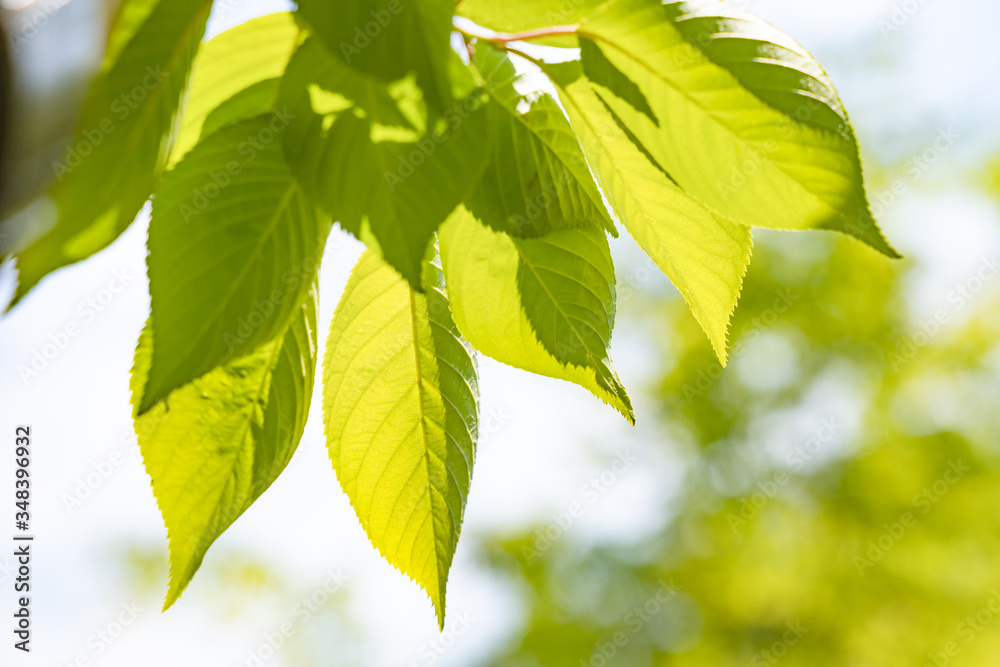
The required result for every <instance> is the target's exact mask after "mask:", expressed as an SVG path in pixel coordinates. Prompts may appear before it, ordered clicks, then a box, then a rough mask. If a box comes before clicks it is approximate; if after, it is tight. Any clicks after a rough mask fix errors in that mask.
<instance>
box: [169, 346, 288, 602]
mask: <svg viewBox="0 0 1000 667" xmlns="http://www.w3.org/2000/svg"><path fill="white" fill-rule="evenodd" d="M284 347H285V345H284V341H281V342H278V343H276V344H275V345H274V349H273V350H272V351H271V353H270V355H269V356H268V360H267V364H266V366H265V368H266V369H267V370H266V371H264V373H262V376H261V382H260V386H259V387H258V388H257V394H256V396H254V400H253V402H252V403H251V404H250V407H249V410H248V411H247V419H246V424H245V426H244V427H243V428H242V429H241V433H240V437H239V441H238V442H239V443H240V445H241V446H242V445H243V444H245V443H246V441H247V435H248V434H249V433H250V431H251V428H252V426H253V418H254V415H255V414H256V406H257V405H258V404H259V403H260V400H261V397H262V396H263V395H264V387H266V386H269V381H268V378H267V376H268V375H271V374H273V372H274V366H275V360H276V358H277V357H278V355H280V354H281V352H282V350H283V349H284ZM164 400H166V399H164ZM239 450H240V447H236V448H235V451H234V456H233V461H236V460H237V459H239V456H240V452H239ZM191 482H192V479H188V481H187V482H185V484H184V486H183V487H182V489H181V493H180V495H183V494H184V489H186V488H187V486H188V485H189V484H191ZM232 483H233V472H232V470H230V472H229V473H228V474H227V478H226V485H229V484H232ZM248 490H249V491H250V492H251V493H252V492H253V485H252V484H251V485H249V487H248ZM225 493H226V486H223V487H221V488H220V490H219V493H218V495H217V496H216V497H215V501H214V503H213V504H214V506H215V509H214V510H213V511H212V519H211V520H210V521H208V522H207V523H206V524H205V526H204V528H203V529H202V530H201V533H200V535H199V537H198V541H199V544H200V543H203V542H204V540H205V534H206V533H207V532H208V531H209V530H210V529H211V527H212V524H213V523H214V522H215V521H218V519H219V510H220V509H221V507H220V501H221V499H222V498H223V496H225ZM190 569H191V568H190V564H189V565H188V567H186V568H185V572H184V574H186V573H187V572H188V571H189V570H190ZM184 578H185V579H187V577H186V576H185V577H184ZM184 587H185V588H186V587H187V583H185V584H184ZM183 592H184V589H183V588H181V589H179V590H177V592H176V594H174V595H172V596H171V595H169V594H168V597H167V599H166V600H165V601H164V603H163V610H164V611H166V610H167V609H169V608H170V606H171V605H173V603H174V602H175V601H176V600H177V598H179V597H180V595H181V593H183Z"/></svg>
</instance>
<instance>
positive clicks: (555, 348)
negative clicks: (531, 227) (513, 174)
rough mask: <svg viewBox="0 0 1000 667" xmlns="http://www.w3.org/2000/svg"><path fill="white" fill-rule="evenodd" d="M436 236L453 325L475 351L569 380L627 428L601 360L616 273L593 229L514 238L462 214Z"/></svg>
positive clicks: (624, 407)
mask: <svg viewBox="0 0 1000 667" xmlns="http://www.w3.org/2000/svg"><path fill="white" fill-rule="evenodd" d="M439 236H440V243H441V260H442V265H443V267H444V272H445V278H446V282H447V285H448V296H449V298H450V299H451V305H452V313H453V316H454V318H455V324H456V325H457V326H458V330H459V331H460V332H462V336H464V337H465V339H466V340H468V341H469V342H470V343H471V344H472V346H473V347H474V348H476V349H477V350H478V351H480V352H482V353H483V354H485V355H486V356H488V357H492V358H493V359H496V360H497V361H501V362H503V363H505V364H509V365H511V366H514V367H516V368H521V369H523V370H526V371H529V372H531V373H537V374H539V375H545V376H548V377H553V378H557V379H560V380H568V381H569V382H574V383H576V384H578V385H580V386H581V387H584V388H585V389H587V390H589V391H590V392H592V393H593V394H594V395H595V396H597V397H598V398H600V399H601V400H603V401H604V402H606V403H608V404H609V405H611V406H612V407H614V408H615V409H616V410H618V411H619V412H620V413H621V414H622V415H623V416H624V417H625V418H626V419H627V420H628V421H629V422H630V423H635V416H634V414H633V412H632V403H631V401H630V400H629V397H628V394H627V393H626V391H625V388H624V387H623V386H622V384H621V381H620V380H619V379H618V375H617V373H615V370H614V367H613V366H612V364H611V360H610V359H609V358H608V344H609V342H610V340H611V330H612V328H613V327H614V320H615V273H614V266H613V265H612V263H611V253H610V251H609V249H608V240H607V237H606V236H605V235H604V232H603V231H602V230H601V229H600V228H599V227H584V228H580V229H567V230H562V231H556V232H552V233H551V234H549V235H547V236H543V237H540V238H535V239H521V238H515V237H511V236H509V235H507V234H504V233H502V232H496V231H494V230H492V229H490V228H489V227H487V226H486V225H484V224H483V223H481V222H480V221H478V220H476V218H475V217H474V216H473V215H472V214H471V213H469V211H468V210H467V209H465V208H460V209H458V210H457V211H456V212H455V213H454V214H453V215H452V217H451V218H450V219H449V220H448V222H446V223H445V224H444V225H443V226H442V227H441V231H440V232H439Z"/></svg>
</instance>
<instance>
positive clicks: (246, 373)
mask: <svg viewBox="0 0 1000 667" xmlns="http://www.w3.org/2000/svg"><path fill="white" fill-rule="evenodd" d="M156 335H157V332H156V329H155V321H152V320H151V321H150V322H148V323H147V325H146V327H145V328H144V329H143V331H142V334H141V336H140V338H139V346H138V348H137V349H136V355H135V364H134V367H133V369H132V380H131V386H132V402H133V405H134V406H138V405H139V403H141V400H140V397H141V395H142V392H143V385H144V384H145V380H146V374H147V373H148V371H149V365H150V363H151V361H152V344H153V339H154V338H155V336H156ZM315 368H316V291H315V289H313V290H310V293H309V294H308V296H307V297H306V299H305V302H304V303H303V304H302V305H300V306H299V307H298V309H297V311H296V313H295V315H294V317H293V319H292V321H291V324H290V325H289V326H288V327H287V329H286V331H285V332H284V334H283V335H281V336H279V337H278V338H276V339H275V340H273V341H271V342H269V343H265V344H264V345H262V346H261V347H259V348H257V349H256V350H254V351H252V352H251V353H249V354H247V355H246V356H243V357H240V358H238V359H234V360H233V361H230V362H228V363H226V364H224V365H222V366H220V367H219V368H216V369H213V370H212V371H210V372H209V373H207V374H206V375H204V376H202V377H200V378H198V379H197V380H195V381H194V382H192V383H190V384H187V385H184V386H183V387H181V388H179V389H176V390H175V391H173V392H171V393H170V395H169V396H168V397H167V398H165V399H164V400H162V401H160V402H158V403H156V404H155V405H154V407H153V408H152V409H151V410H149V411H148V412H146V413H145V414H143V415H141V416H138V417H136V419H135V431H136V434H137V435H138V438H139V448H140V451H141V452H142V458H143V462H144V464H145V466H146V472H147V473H148V474H149V476H150V478H151V479H152V484H153V493H154V495H155V496H156V502H157V504H158V505H159V507H160V512H161V513H162V515H163V521H164V523H165V524H166V526H167V535H168V538H169V540H170V587H169V590H168V592H167V598H166V601H165V603H164V608H167V607H170V606H171V605H172V604H173V603H174V602H175V601H176V600H177V598H178V597H179V596H180V594H181V593H182V592H183V591H184V588H185V587H186V586H187V584H188V582H190V581H191V578H192V577H193V576H194V574H195V572H196V571H197V570H198V567H199V566H200V565H201V562H202V559H203V558H204V557H205V553H206V552H207V551H208V548H209V547H210V546H211V545H212V543H213V542H214V541H215V540H216V539H217V538H218V537H219V536H220V535H221V534H222V533H223V531H225V530H226V529H227V528H228V527H229V526H230V525H232V523H233V522H234V521H235V520H236V519H237V518H239V516H240V515H241V514H243V512H244V511H246V509H247V508H249V507H250V505H251V504H253V502H254V501H255V500H256V499H257V498H259V497H260V495H261V494H262V493H264V491H266V490H267V488H268V487H269V486H270V485H271V483H272V482H274V480H275V479H277V477H278V475H279V474H280V473H281V471H282V470H284V469H285V466H286V465H287V464H288V461H289V460H290V459H291V457H292V454H294V453H295V449H296V447H297V446H298V444H299V439H300V438H301V437H302V431H303V429H304V428H305V424H306V417H307V415H308V413H309V403H310V400H311V398H312V389H313V378H314V373H315Z"/></svg>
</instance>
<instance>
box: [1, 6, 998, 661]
mask: <svg viewBox="0 0 1000 667" xmlns="http://www.w3.org/2000/svg"><path fill="white" fill-rule="evenodd" d="M739 4H740V5H742V6H744V7H745V8H747V9H749V10H751V11H753V12H755V13H757V14H759V15H760V16H762V17H764V18H765V19H767V20H769V21H770V22H772V23H774V24H775V25H777V26H779V27H781V28H783V29H784V30H786V31H787V32H789V33H790V34H791V35H792V36H794V37H795V38H796V39H797V40H798V41H799V42H801V43H802V44H803V45H804V46H806V47H807V48H808V49H810V51H812V52H813V53H814V55H816V56H817V57H818V58H819V60H820V61H821V62H822V63H823V64H824V65H825V67H826V69H827V70H828V72H829V73H830V75H831V76H832V78H833V80H834V82H835V83H836V84H837V86H838V88H839V90H840V93H841V96H842V98H843V99H844V102H845V104H846V106H847V108H848V109H849V111H850V112H851V114H852V120H853V122H854V125H855V128H856V130H857V134H858V136H859V138H860V141H861V145H862V152H863V156H864V161H865V169H866V177H867V181H868V187H869V192H870V195H871V199H872V202H873V206H874V208H875V211H876V213H877V217H878V218H879V220H880V222H881V223H882V225H883V228H884V229H885V231H886V234H887V236H888V237H889V238H890V239H891V240H892V242H893V243H894V245H895V246H896V247H897V248H898V249H899V250H900V251H901V252H902V253H903V254H904V255H905V257H906V258H905V259H904V260H902V261H898V262H890V261H889V260H887V259H885V258H884V257H882V256H879V255H876V254H875V253H874V252H873V251H871V250H869V249H867V248H865V247H862V246H861V245H860V244H858V243H855V242H853V241H851V240H848V239H846V238H840V237H837V236H834V235H831V234H825V233H819V232H815V233H787V232H785V233H780V232H770V231H765V230H755V231H754V240H755V249H754V258H753V262H752V265H751V268H750V271H749V274H748V275H747V278H746V283H745V288H744V292H743V297H742V299H741V302H740V305H739V307H738V309H737V312H736V315H735V319H734V322H733V326H732V331H731V335H730V340H731V342H732V346H733V349H732V354H731V363H730V365H729V367H728V368H727V369H726V370H725V371H723V370H722V369H721V368H720V367H719V365H718V363H717V362H716V360H715V358H714V356H713V354H712V351H711V348H710V347H709V345H708V342H707V341H706V339H705V336H704V335H703V334H702V332H701V331H700V329H699V328H698V326H697V324H696V323H695V321H694V319H693V318H692V317H691V315H690V314H689V313H688V311H687V309H686V307H685V305H684V303H683V301H682V300H681V299H680V297H679V295H678V294H677V293H676V291H675V290H674V289H673V288H672V287H671V286H670V284H669V282H668V281H667V280H666V279H665V278H664V277H663V276H662V275H660V274H659V272H658V271H657V270H656V269H655V267H653V265H652V264H651V263H650V262H648V261H647V260H646V259H645V257H644V256H643V255H642V253H641V252H640V251H639V250H638V248H637V247H636V246H634V244H632V242H631V241H630V240H628V239H627V238H622V239H619V240H618V241H616V242H615V243H614V245H613V252H614V254H615V260H616V267H617V272H618V275H619V320H618V325H617V329H616V333H615V339H614V344H613V349H612V356H613V358H614V359H615V361H616V365H617V368H618V371H619V374H620V375H621V377H622V380H623V381H624V382H625V384H626V386H628V387H629V389H630V391H631V393H632V396H633V399H634V402H635V403H636V408H637V409H636V413H637V417H638V421H639V423H638V426H637V427H636V428H634V429H633V428H629V427H628V426H627V425H626V424H625V423H624V422H623V421H622V420H621V419H620V418H618V417H617V416H616V415H615V413H614V412H613V411H612V410H610V409H608V408H607V407H606V406H603V405H602V404H600V403H599V402H598V401H597V399H595V398H593V397H591V396H590V395H589V394H588V393H586V392H585V391H583V390H581V389H579V388H578V387H575V386H572V385H569V384H565V383H559V382H556V381H554V380H548V379H543V378H538V377H533V376H529V375H527V374H525V373H522V372H519V371H516V370H513V369H510V368H508V367H504V366H501V365H499V364H497V363H494V362H491V361H490V360H488V359H482V360H481V373H482V382H481V387H482V391H483V401H482V410H483V413H482V417H481V424H482V438H481V441H480V446H479V452H478V461H477V464H476V473H475V478H474V481H473V485H472V491H471V493H470V496H469V502H468V508H467V511H466V519H465V527H464V531H463V534H462V540H461V542H460V545H459V549H458V553H457V556H456V561H455V565H454V567H453V570H452V575H451V580H450V586H449V595H448V620H447V625H446V627H445V631H444V632H443V633H439V632H438V630H437V627H436V622H435V619H434V614H433V612H432V609H431V606H430V603H429V601H428V600H427V598H426V596H425V595H424V594H423V593H422V592H421V591H420V590H419V589H418V588H417V587H416V586H415V585H414V584H412V583H411V582H410V581H409V580H408V579H407V578H406V577H404V576H402V575H400V574H399V573H398V572H397V571H395V570H394V569H393V568H392V567H391V566H389V565H388V564H387V563H385V562H384V561H383V560H382V559H381V558H379V556H378V554H377V552H376V551H375V550H374V549H373V548H372V547H371V546H370V544H369V543H368V540H367V539H366V537H365V535H364V532H363V531H362V529H361V527H360V525H359V524H358V522H357V519H356V518H355V516H354V513H353V511H352V510H351V508H350V505H349V504H348V501H347V498H346V497H345V496H344V495H343V494H342V493H341V491H340V490H339V487H338V485H337V483H336V479H335V476H334V473H333V471H332V470H331V469H330V465H329V461H328V459H327V455H326V448H325V444H324V439H323V435H322V428H321V419H320V415H319V413H318V411H316V410H314V413H313V415H312V416H311V419H310V423H309V426H308V427H307V430H306V434H305V437H304V438H303V440H302V443H301V445H300V446H299V450H298V452H297V454H296V455H295V457H294V458H293V460H292V462H291V464H290V465H289V467H288V469H287V470H286V471H285V473H284V474H283V475H282V476H281V477H280V478H279V479H278V481H277V482H276V483H275V484H274V485H273V487H272V488H271V489H270V490H269V491H268V492H267V493H266V494H265V495H264V496H263V497H262V498H261V499H260V500H259V501H258V502H257V503H256V504H255V505H254V506H253V507H252V508H251V509H250V510H249V511H248V512H247V513H246V514H245V515H244V516H243V517H242V518H241V519H240V520H239V521H237V522H236V524H235V525H234V526H233V527H232V528H231V529H230V530H228V531H227V532H226V534H225V535H224V536H223V537H222V538H221V539H219V540H218V542H217V543H216V544H215V546H214V547H213V548H212V550H211V551H210V552H209V555H208V557H207V558H206V559H205V562H204V565H203V566H202V569H201V571H200V572H199V574H198V575H197V576H196V577H195V579H194V581H193V582H192V584H191V585H190V587H189V588H188V590H187V592H186V593H185V594H184V596H183V597H182V598H181V600H180V602H179V603H178V604H176V605H175V606H174V607H173V608H172V609H171V610H170V611H169V612H167V613H165V614H161V613H160V606H161V604H162V599H163V595H164V593H165V590H166V581H167V562H166V530H165V529H164V527H163V524H162V521H161V519H160V515H159V512H158V510H157V507H156V503H155V501H154V499H153V495H152V492H151V490H150V488H149V482H148V478H147V476H146V474H145V472H144V471H143V468H142V462H141V460H140V457H139V454H138V448H137V447H136V445H135V437H134V434H133V432H132V427H131V421H130V410H129V406H128V391H127V378H128V369H129V367H130V365H131V359H132V352H133V349H134V345H135V340H136V338H137V336H138V332H139V329H140V328H141V326H142V324H143V322H144V321H145V318H146V315H147V313H148V308H149V300H148V294H147V290H146V282H145V276H144V255H145V250H144V236H145V223H146V218H147V213H148V212H147V211H144V212H143V214H142V215H141V216H140V219H139V221H138V222H137V224H135V225H134V226H133V227H132V228H131V229H130V231H129V232H127V233H126V234H125V235H124V236H123V237H122V238H121V239H119V240H118V241H117V242H116V243H115V244H114V245H113V246H111V247H110V248H109V249H107V250H106V251H104V252H103V253H101V254H99V255H98V256H96V257H94V258H92V259H90V260H89V261H87V262H86V263H84V264H79V265H75V266H72V267H69V268H67V269H65V270H63V271H60V272H59V273H58V274H56V275H55V276H53V277H51V278H50V279H47V280H45V281H44V282H43V283H42V284H41V285H40V286H39V287H38V288H37V289H36V290H35V291H34V293H33V294H32V296H31V297H30V298H28V299H26V300H25V302H24V303H22V304H21V305H19V306H18V308H16V309H15V310H14V311H13V312H11V313H9V314H7V315H4V316H3V317H2V319H0V378H2V381H0V433H5V434H10V433H12V432H13V429H14V426H16V425H20V424H30V425H31V427H32V432H33V443H34V459H33V464H32V465H33V475H34V478H35V486H34V494H35V495H34V499H33V502H34V517H33V521H34V527H35V533H36V535H37V538H36V540H37V541H36V544H35V550H36V552H35V561H34V571H33V579H34V586H35V590H34V597H33V612H34V614H35V621H34V623H35V625H34V627H35V635H34V652H33V653H32V654H31V655H30V656H23V655H20V654H19V655H14V654H15V653H16V652H15V651H14V650H13V649H12V648H11V647H10V643H12V642H9V641H8V642H4V645H3V646H2V648H0V656H2V657H0V663H2V664H4V665H6V664H31V665H45V666H46V667H50V666H51V667H69V666H71V665H72V666H77V667H86V666H89V665H99V666H101V667H104V666H109V667H111V666H129V667H132V666H134V665H147V666H149V667H159V666H164V667H166V666H170V667H174V666H176V665H179V664H182V665H188V666H190V667H202V666H205V667H261V666H262V665H268V666H274V667H286V666H287V667H291V666H295V667H333V666H341V665H343V666H354V665H359V666H360V665H364V666H375V667H382V666H386V667H393V666H398V667H413V666H424V665H462V666H477V665H502V666H511V667H513V666H518V667H520V666H523V667H534V666H545V667H549V666H553V667H559V666H563V665H565V666H566V667H588V666H589V667H603V666H604V665H623V666H624V665H629V666H635V667H648V666H653V665H720V666H728V665H750V666H751V667H761V666H770V665H777V664H781V665H788V666H789V667H791V666H793V665H810V666H815V665H851V666H857V665H862V666H865V665H873V666H876V665H877V666H879V667H892V666H895V665H907V666H914V665H917V666H923V665H936V666H937V667H944V665H948V664H955V665H970V666H971V665H995V664H997V657H996V656H997V655H998V654H1000V511H998V509H1000V410H998V407H1000V345H998V342H997V341H998V339H1000V336H998V334H1000V289H998V287H1000V279H998V276H1000V123H997V122H996V119H997V118H1000V89H998V88H997V87H996V86H993V85H992V84H990V83H989V82H990V81H993V80H994V79H995V77H996V72H997V71H998V69H1000V42H998V40H997V39H996V37H995V30H996V26H998V25H1000V5H998V4H997V3H995V2H991V1H989V0H950V2H945V1H944V0H840V1H839V2H832V1H831V2H827V1H825V0H822V1H821V0H817V1H815V2H809V3H803V2H797V1H795V0H747V1H744V2H740V3H739ZM0 6H2V12H3V13H2V19H3V26H4V30H5V41H6V43H7V45H8V52H9V56H10V71H11V72H12V73H13V79H12V83H11V86H10V91H12V94H8V90H4V91H0V102H2V104H0V113H3V114H5V115H6V116H7V117H8V118H10V119H11V122H12V123H13V126H14V128H15V130H14V131H13V132H12V133H10V134H9V135H8V136H6V137H3V140H2V141H0V151H3V153H4V154H5V155H6V161H5V162H4V167H3V171H2V173H0V206H2V209H3V210H4V211H6V212H7V215H8V216H11V217H10V220H11V221H12V222H9V223H8V224H9V225H15V226H16V225H19V224H28V223H31V224H36V223H37V221H38V220H40V219H44V218H45V216H47V215H51V212H50V211H49V210H48V208H47V205H46V203H45V200H44V198H41V199H39V198H38V195H39V193H41V192H43V191H44V189H45V187H46V185H47V182H48V179H49V178H50V176H51V173H52V172H51V168H50V166H49V165H50V164H51V163H52V162H53V161H54V160H57V159H59V157H61V155H62V154H64V152H65V150H66V145H67V142H68V139H69V135H70V133H71V132H72V129H73V127H74V122H75V117H74V114H75V111H76V110H77V109H78V106H79V104H80V101H81V97H82V94H83V93H84V92H85V90H86V85H87V81H88V79H89V77H90V76H92V74H93V72H94V71H95V70H96V68H97V67H98V66H99V63H100V56H101V49H102V44H103V40H104V35H105V31H106V29H107V27H106V26H107V21H108V17H109V16H110V12H111V10H110V9H109V7H108V6H107V5H106V3H105V2H103V1H102V0H0ZM288 7H289V5H286V4H283V3H281V2H270V1H256V0H220V1H219V2H217V3H216V10H215V13H214V14H213V18H212V20H211V22H210V27H209V32H210V34H217V33H218V32H221V31H222V30H225V29H227V28H229V27H232V26H233V25H236V24H238V23H240V22H242V21H244V20H246V19H248V18H251V17H253V16H256V15H260V14H264V13H268V12H271V11H279V10H283V9H287V8H288ZM0 71H3V72H6V71H7V64H6V63H0ZM11 102H13V104H11ZM14 228H16V227H14ZM8 229H11V227H8ZM359 252H360V244H359V243H357V242H356V241H353V240H352V239H350V238H348V237H347V236H346V235H344V234H342V233H337V232H335V233H334V236H333V237H332V238H331V241H330V247H329V248H328V252H327V255H326V259H325V262H324V268H323V275H322V286H321V290H322V291H321V295H322V301H321V306H322V308H321V311H322V318H323V321H324V322H325V321H327V320H328V319H329V317H330V316H331V314H332V311H333V307H334V305H335V304H336V301H337V298H338V297H339V294H340V290H341V288H342V286H343V284H344V282H345V280H346V276H347V273H348V271H349V269H350V267H351V266H352V265H353V263H354V259H355V257H356V256H357V255H358V254H359ZM12 279H13V268H12V267H11V266H10V265H9V264H7V265H5V266H3V267H2V269H0V301H2V302H3V303H6V300H7V299H8V297H9V295H10V294H11V292H12V288H13V283H12ZM68 326H76V327H77V328H78V329H79V335H76V336H74V337H72V338H71V339H69V340H68V342H67V343H66V344H64V345H57V341H59V340H63V338H64V337H61V336H60V333H61V332H65V331H66V329H67V327H68ZM324 326H325V325H324ZM53 346H55V347H53ZM53 349H55V350H56V351H55V353H51V352H52V350H53ZM24 369H31V372H25V371H24ZM317 392H318V390H317ZM318 395H319V394H318V393H317V396H318ZM314 403H315V405H314V406H313V407H314V408H318V405H319V401H314ZM11 459H12V455H10V456H7V455H4V456H0V479H3V480H9V479H12V477H11V475H12V461H11ZM3 488H9V487H8V486H7V482H6V481H5V482H3ZM12 574H13V558H12V557H11V556H10V555H9V550H8V549H7V548H3V549H2V550H0V581H2V583H0V608H2V609H4V610H7V609H12V608H13V592H12V582H11V578H12ZM4 613H5V614H6V612H4ZM4 632H5V633H6V632H8V631H6V630H4ZM8 636H9V635H8Z"/></svg>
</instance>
